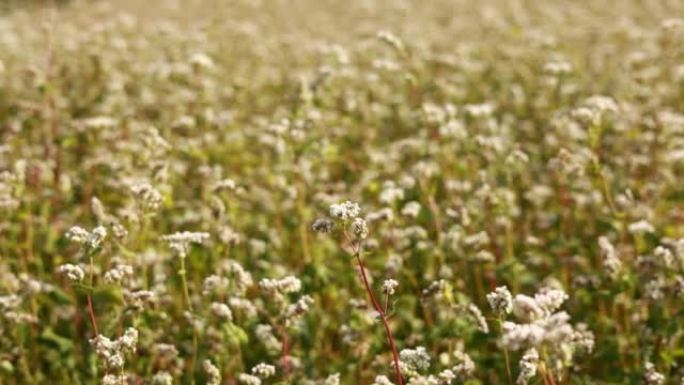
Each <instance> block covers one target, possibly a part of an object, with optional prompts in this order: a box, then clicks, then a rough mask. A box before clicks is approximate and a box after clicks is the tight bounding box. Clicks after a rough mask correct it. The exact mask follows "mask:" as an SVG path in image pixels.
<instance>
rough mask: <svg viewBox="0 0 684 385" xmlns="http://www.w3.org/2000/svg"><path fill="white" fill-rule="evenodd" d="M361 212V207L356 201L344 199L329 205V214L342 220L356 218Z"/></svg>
mask: <svg viewBox="0 0 684 385" xmlns="http://www.w3.org/2000/svg"><path fill="white" fill-rule="evenodd" d="M360 213H361V208H360V207H359V204H358V203H354V202H351V201H346V202H343V203H339V204H333V205H331V206H330V216H331V217H333V218H337V219H341V220H343V221H348V220H351V219H352V218H356V217H358V216H359V214H360Z"/></svg>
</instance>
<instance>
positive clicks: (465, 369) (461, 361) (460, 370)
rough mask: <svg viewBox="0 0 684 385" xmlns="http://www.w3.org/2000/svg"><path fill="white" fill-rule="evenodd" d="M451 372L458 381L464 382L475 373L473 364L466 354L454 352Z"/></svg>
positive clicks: (458, 351)
mask: <svg viewBox="0 0 684 385" xmlns="http://www.w3.org/2000/svg"><path fill="white" fill-rule="evenodd" d="M451 372H452V373H453V374H454V375H455V376H456V378H457V379H458V380H459V381H465V380H467V379H469V378H470V377H472V376H473V373H475V362H473V360H472V359H471V358H470V356H469V355H468V354H467V353H465V352H462V351H460V350H456V351H454V366H453V367H452V368H451Z"/></svg>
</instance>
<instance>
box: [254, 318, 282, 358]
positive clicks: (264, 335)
mask: <svg viewBox="0 0 684 385" xmlns="http://www.w3.org/2000/svg"><path fill="white" fill-rule="evenodd" d="M254 334H255V335H256V338H257V339H258V340H259V342H261V343H262V344H263V345H264V347H265V348H266V350H268V351H270V352H274V353H275V352H279V351H280V350H281V348H282V344H281V343H280V341H278V339H277V338H276V337H275V336H274V335H273V327H272V326H270V325H257V326H256V328H255V330H254Z"/></svg>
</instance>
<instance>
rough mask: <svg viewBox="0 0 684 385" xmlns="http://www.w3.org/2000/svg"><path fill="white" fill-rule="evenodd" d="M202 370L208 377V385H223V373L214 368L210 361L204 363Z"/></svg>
mask: <svg viewBox="0 0 684 385" xmlns="http://www.w3.org/2000/svg"><path fill="white" fill-rule="evenodd" d="M202 369H203V370H204V373H206V375H207V385H220V384H221V372H220V371H219V369H218V368H217V367H216V366H214V364H212V363H211V361H209V360H204V361H203V362H202Z"/></svg>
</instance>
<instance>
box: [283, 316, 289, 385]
mask: <svg viewBox="0 0 684 385" xmlns="http://www.w3.org/2000/svg"><path fill="white" fill-rule="evenodd" d="M281 332H282V334H283V358H282V363H283V368H284V369H285V378H286V379H287V381H288V382H289V381H290V372H291V369H290V360H289V357H288V356H289V355H290V338H289V337H288V335H287V330H285V328H283V329H282V331H281Z"/></svg>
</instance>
